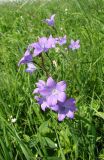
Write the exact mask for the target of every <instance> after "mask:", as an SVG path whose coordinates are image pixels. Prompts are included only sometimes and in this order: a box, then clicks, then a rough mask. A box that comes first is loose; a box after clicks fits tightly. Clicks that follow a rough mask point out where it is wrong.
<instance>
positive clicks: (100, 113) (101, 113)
mask: <svg viewBox="0 0 104 160" xmlns="http://www.w3.org/2000/svg"><path fill="white" fill-rule="evenodd" d="M95 115H96V116H98V117H100V118H103V119H104V112H96V114H95Z"/></svg>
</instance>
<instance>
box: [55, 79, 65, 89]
mask: <svg viewBox="0 0 104 160" xmlns="http://www.w3.org/2000/svg"><path fill="white" fill-rule="evenodd" d="M56 88H57V90H59V91H65V89H66V83H65V82H64V81H61V82H58V83H57V86H56Z"/></svg>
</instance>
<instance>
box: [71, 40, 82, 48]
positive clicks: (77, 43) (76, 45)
mask: <svg viewBox="0 0 104 160" xmlns="http://www.w3.org/2000/svg"><path fill="white" fill-rule="evenodd" d="M79 42H80V41H79V40H77V41H74V40H71V44H70V45H69V48H71V49H72V50H75V49H79V48H80V44H79Z"/></svg>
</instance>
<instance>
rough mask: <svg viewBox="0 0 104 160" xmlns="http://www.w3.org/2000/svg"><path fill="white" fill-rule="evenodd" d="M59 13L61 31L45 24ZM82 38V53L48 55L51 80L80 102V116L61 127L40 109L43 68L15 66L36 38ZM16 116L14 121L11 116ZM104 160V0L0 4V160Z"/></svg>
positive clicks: (66, 52) (58, 22)
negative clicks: (30, 70)
mask: <svg viewBox="0 0 104 160" xmlns="http://www.w3.org/2000/svg"><path fill="white" fill-rule="evenodd" d="M52 14H56V17H55V24H56V30H53V29H52V28H51V27H49V26H47V25H46V24H44V23H42V20H43V19H45V18H48V17H50V16H51V15H52ZM50 34H52V35H53V36H54V37H59V36H64V35H65V34H66V35H67V38H68V42H67V46H68V45H69V43H70V40H71V39H80V44H81V48H80V49H79V50H78V51H77V52H74V53H73V52H72V51H71V50H68V51H65V48H64V47H62V48H60V49H59V52H58V53H56V52H55V50H51V51H50V58H51V59H52V60H56V62H57V65H58V66H57V68H54V70H53V67H52V66H51V64H50V62H49V60H48V59H47V58H46V61H45V62H46V66H47V69H49V71H50V73H51V74H52V76H53V77H54V78H55V79H56V80H57V81H58V80H65V81H66V82H67V86H68V89H67V94H68V95H69V97H74V98H75V99H76V100H77V108H78V111H77V113H76V114H75V119H74V120H70V119H65V120H64V121H63V122H61V123H59V122H58V120H57V115H56V113H54V112H51V111H49V110H47V111H46V112H42V110H40V107H39V105H38V104H37V103H36V102H35V100H34V97H33V95H32V91H33V90H34V88H35V85H34V84H35V83H36V82H37V81H38V80H39V79H45V74H44V73H43V71H42V70H41V69H39V70H37V72H35V73H34V74H32V75H31V76H30V75H29V74H27V73H25V72H24V66H21V67H20V68H18V66H17V64H18V61H19V60H20V58H21V57H22V56H23V54H24V52H25V50H26V48H27V46H28V44H30V43H32V42H35V41H36V40H37V38H38V37H42V36H49V35H50ZM13 118H16V122H15V123H13V122H12V119H13ZM25 159H26V160H104V0H52V1H49V0H47V1H45V0H44V1H43V0H41V1H40V0H37V1H34V2H33V1H30V2H18V3H17V2H13V3H5V4H1V5H0V160H25Z"/></svg>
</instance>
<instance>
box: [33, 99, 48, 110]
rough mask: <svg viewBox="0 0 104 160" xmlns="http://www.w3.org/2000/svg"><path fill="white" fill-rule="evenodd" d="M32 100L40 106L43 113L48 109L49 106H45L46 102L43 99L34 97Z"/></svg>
mask: <svg viewBox="0 0 104 160" xmlns="http://www.w3.org/2000/svg"><path fill="white" fill-rule="evenodd" d="M34 98H35V99H36V100H37V102H38V103H39V104H40V105H41V109H42V110H43V111H45V109H46V108H49V105H48V104H47V101H46V99H45V98H44V97H39V96H35V97H34Z"/></svg>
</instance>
